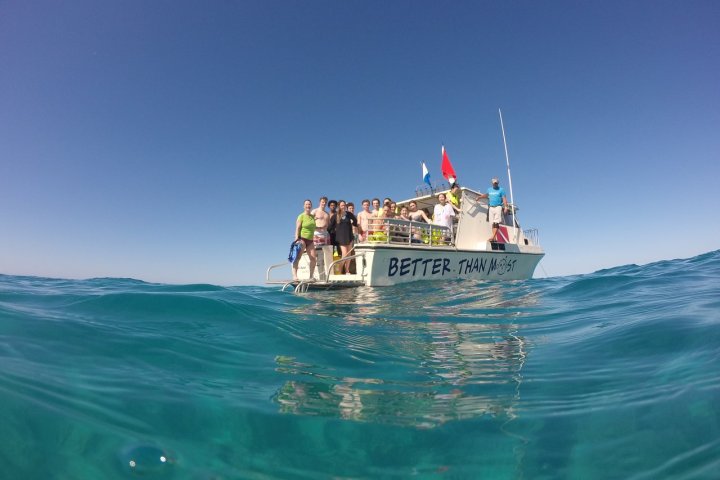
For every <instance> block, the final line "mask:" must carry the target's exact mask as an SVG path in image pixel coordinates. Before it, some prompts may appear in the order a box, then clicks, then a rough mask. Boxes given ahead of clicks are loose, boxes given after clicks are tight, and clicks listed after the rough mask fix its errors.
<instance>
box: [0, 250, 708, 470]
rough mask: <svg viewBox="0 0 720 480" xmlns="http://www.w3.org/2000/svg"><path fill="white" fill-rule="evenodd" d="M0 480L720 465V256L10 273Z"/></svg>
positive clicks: (1, 343)
mask: <svg viewBox="0 0 720 480" xmlns="http://www.w3.org/2000/svg"><path fill="white" fill-rule="evenodd" d="M0 407H1V408H0V478H2V479H6V478H7V479H57V480H65V479H128V478H161V479H198V480H200V479H204V480H210V479H236V478H242V479H275V478H277V479H294V478H298V479H303V478H307V479H316V478H343V479H352V478H358V479H360V478H368V479H370V478H406V477H414V478H431V479H442V478H448V479H450V478H452V479H457V478H469V479H478V478H492V479H606V478H629V479H657V478H677V479H705V478H707V479H716V478H720V251H716V252H711V253H708V254H704V255H701V256H698V257H694V258H691V259H686V260H672V261H664V262H658V263H653V264H650V265H645V266H636V265H629V266H623V267H618V268H613V269H609V270H603V271H599V272H596V273H593V274H590V275H581V276H573V277H562V278H548V279H534V280H529V281H522V282H510V283H482V282H471V281H455V282H447V283H437V282H435V283H416V284H411V285H404V286H398V287H388V288H360V289H349V290H343V291H337V292H318V293H308V294H304V295H294V294H290V293H282V292H280V290H279V288H277V287H272V288H267V287H234V288H222V287H217V286H212V285H182V286H176V285H175V286H173V285H159V284H149V283H144V282H140V281H136V280H129V279H93V280H84V281H70V280H56V279H44V278H34V277H14V276H2V275H0Z"/></svg>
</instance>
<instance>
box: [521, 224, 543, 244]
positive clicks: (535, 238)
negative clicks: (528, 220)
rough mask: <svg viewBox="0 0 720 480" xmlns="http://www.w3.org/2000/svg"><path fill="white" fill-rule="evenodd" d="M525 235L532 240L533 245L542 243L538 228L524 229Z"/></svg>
mask: <svg viewBox="0 0 720 480" xmlns="http://www.w3.org/2000/svg"><path fill="white" fill-rule="evenodd" d="M523 235H525V238H527V239H528V240H530V242H531V243H532V244H533V245H540V232H539V231H538V229H537V228H528V229H527V230H523Z"/></svg>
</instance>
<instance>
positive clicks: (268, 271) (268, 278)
mask: <svg viewBox="0 0 720 480" xmlns="http://www.w3.org/2000/svg"><path fill="white" fill-rule="evenodd" d="M287 264H288V262H287V260H286V261H284V262H283V263H277V264H275V265H270V266H269V267H268V269H267V272H266V273H265V282H266V283H273V282H271V280H270V272H271V271H272V270H275V269H276V268H280V267H284V266H285V265H287Z"/></svg>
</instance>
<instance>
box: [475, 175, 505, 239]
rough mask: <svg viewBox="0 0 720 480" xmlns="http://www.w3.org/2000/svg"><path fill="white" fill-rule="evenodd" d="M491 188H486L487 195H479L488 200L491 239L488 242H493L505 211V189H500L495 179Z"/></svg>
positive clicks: (495, 178) (498, 182)
mask: <svg viewBox="0 0 720 480" xmlns="http://www.w3.org/2000/svg"><path fill="white" fill-rule="evenodd" d="M491 181H492V187H490V188H488V190H487V193H481V194H480V198H487V199H488V221H489V222H492V237H490V238H489V239H488V241H489V242H494V241H495V237H497V232H498V226H499V225H500V224H501V223H502V222H503V213H504V212H505V210H507V206H508V203H507V198H506V197H505V189H504V188H501V187H500V181H499V180H498V179H497V177H494V178H493V179H492V180H491Z"/></svg>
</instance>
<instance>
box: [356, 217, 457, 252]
mask: <svg viewBox="0 0 720 480" xmlns="http://www.w3.org/2000/svg"><path fill="white" fill-rule="evenodd" d="M367 230H368V231H367V232H366V234H365V235H364V238H363V241H362V242H360V243H363V244H371V245H377V244H393V245H408V246H412V247H441V246H448V245H452V244H453V232H452V229H450V228H448V227H444V226H441V225H434V224H431V223H425V222H413V221H412V220H403V219H400V218H370V219H369V220H368V229H367Z"/></svg>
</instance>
